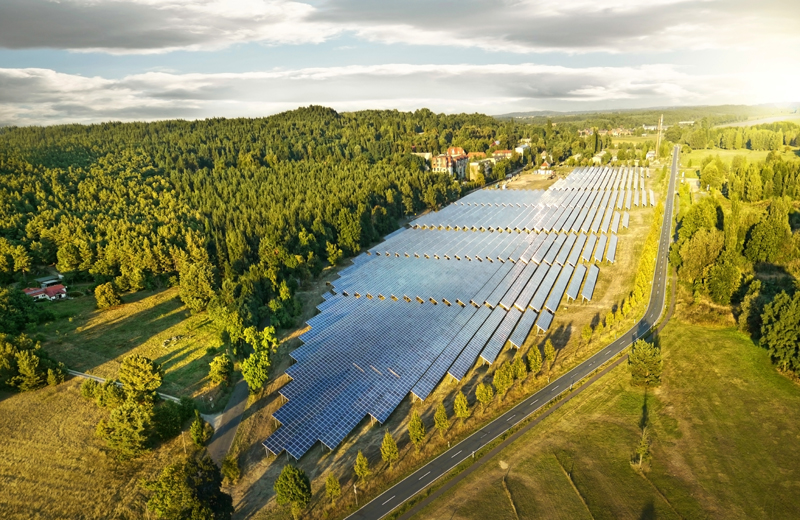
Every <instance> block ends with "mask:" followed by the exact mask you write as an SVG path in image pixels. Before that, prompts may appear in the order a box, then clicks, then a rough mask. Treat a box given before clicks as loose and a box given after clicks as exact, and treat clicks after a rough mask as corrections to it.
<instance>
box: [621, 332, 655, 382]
mask: <svg viewBox="0 0 800 520" xmlns="http://www.w3.org/2000/svg"><path fill="white" fill-rule="evenodd" d="M628 369H629V370H630V372H631V384H633V385H634V386H644V387H650V386H658V385H659V384H661V370H662V363H661V350H660V349H659V348H658V347H656V346H655V345H654V344H653V343H648V342H646V341H645V340H643V339H639V340H636V343H634V344H633V346H632V347H631V352H630V354H629V355H628Z"/></svg>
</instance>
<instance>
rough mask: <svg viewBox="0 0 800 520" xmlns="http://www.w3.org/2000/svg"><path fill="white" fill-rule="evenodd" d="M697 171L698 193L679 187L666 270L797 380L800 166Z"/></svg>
mask: <svg viewBox="0 0 800 520" xmlns="http://www.w3.org/2000/svg"><path fill="white" fill-rule="evenodd" d="M793 126H794V125H793ZM746 133H747V132H746ZM698 171H699V175H700V184H701V190H700V192H695V193H690V189H689V184H681V185H680V191H679V195H680V199H681V206H682V207H683V208H684V209H683V210H682V211H681V215H680V217H679V218H680V220H679V225H678V234H677V240H676V242H675V243H673V245H672V248H671V250H670V262H671V264H672V265H673V266H674V267H675V268H676V269H677V272H678V277H679V280H680V281H681V282H682V283H683V284H685V286H687V287H688V288H690V289H691V290H692V292H693V293H694V295H695V301H699V300H700V299H701V298H702V297H708V298H710V299H711V300H712V301H713V302H714V303H715V304H716V305H720V306H724V307H727V308H730V309H731V310H732V311H733V313H734V315H735V317H736V319H737V323H738V327H739V329H740V330H741V331H742V332H744V333H746V334H748V335H750V336H751V337H752V338H753V340H754V341H756V342H757V343H760V344H761V345H762V346H763V347H764V348H766V349H767V350H768V351H769V353H770V355H771V357H772V359H773V361H774V362H775V364H776V365H777V366H778V368H780V369H781V370H782V371H784V372H786V373H790V374H793V375H794V376H798V375H800V346H799V345H800V291H799V290H798V289H799V288H800V207H799V205H798V201H800V161H797V160H791V161H785V160H784V159H782V158H781V156H780V154H778V153H776V152H770V153H769V154H768V155H767V158H766V160H765V161H764V162H760V163H748V161H747V160H746V158H745V157H744V156H735V157H734V158H733V160H732V161H731V164H727V163H725V162H723V161H721V160H720V159H719V158H718V157H717V158H714V157H711V156H709V157H706V159H704V161H703V164H701V165H699V169H698Z"/></svg>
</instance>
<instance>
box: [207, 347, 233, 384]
mask: <svg viewBox="0 0 800 520" xmlns="http://www.w3.org/2000/svg"><path fill="white" fill-rule="evenodd" d="M208 365H209V370H208V378H209V379H210V380H211V384H213V385H219V384H222V385H223V386H228V383H229V382H230V378H231V374H232V373H233V362H232V361H231V358H230V357H228V355H227V354H224V353H223V354H220V355H219V356H216V357H215V358H214V359H212V360H211V363H209V364H208Z"/></svg>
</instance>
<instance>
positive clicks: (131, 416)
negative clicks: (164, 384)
mask: <svg viewBox="0 0 800 520" xmlns="http://www.w3.org/2000/svg"><path fill="white" fill-rule="evenodd" d="M151 422H152V407H151V406H150V405H147V404H140V403H137V402H135V401H131V400H127V401H125V402H123V403H122V404H121V405H119V406H118V407H116V408H114V409H113V410H112V411H111V414H110V415H109V416H108V420H101V421H100V423H99V424H98V425H97V430H96V433H97V436H98V437H100V438H101V439H103V440H104V441H105V442H106V444H107V445H108V447H109V448H111V449H112V450H113V451H114V452H115V453H116V455H117V457H118V458H119V459H121V460H128V459H132V458H135V457H138V456H139V455H141V454H143V453H144V452H146V451H147V450H148V449H149V447H148V445H149V433H150V427H151Z"/></svg>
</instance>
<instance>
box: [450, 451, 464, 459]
mask: <svg viewBox="0 0 800 520" xmlns="http://www.w3.org/2000/svg"><path fill="white" fill-rule="evenodd" d="M462 451H464V450H458V453H461V452H462ZM458 453H456V454H455V455H451V456H450V458H451V459H452V458H453V457H455V456H456V455H458Z"/></svg>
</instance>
